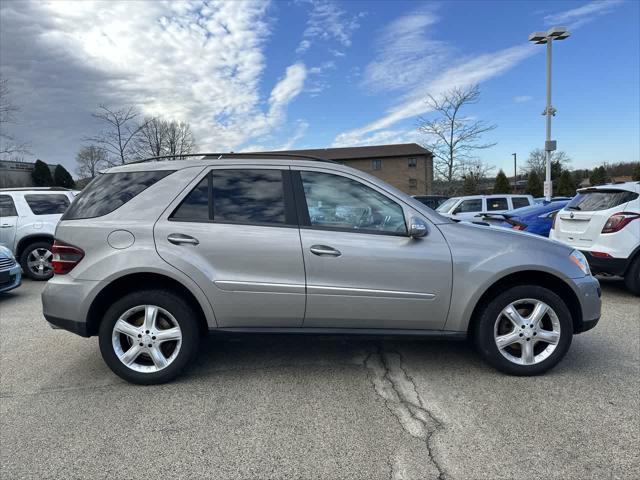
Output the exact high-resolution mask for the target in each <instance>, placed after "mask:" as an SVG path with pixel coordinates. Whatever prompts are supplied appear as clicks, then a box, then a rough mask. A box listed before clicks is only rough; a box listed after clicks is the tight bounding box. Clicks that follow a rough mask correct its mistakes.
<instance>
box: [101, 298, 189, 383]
mask: <svg viewBox="0 0 640 480" xmlns="http://www.w3.org/2000/svg"><path fill="white" fill-rule="evenodd" d="M111 343H112V346H113V350H114V352H115V354H116V356H117V357H118V359H119V360H120V361H121V362H122V363H123V364H124V365H126V366H127V367H128V368H130V369H131V370H135V371H136V372H142V373H154V372H158V371H160V370H163V369H165V368H166V367H168V366H169V365H170V364H171V363H172V362H173V361H174V360H175V359H176V357H177V356H178V353H179V351H180V346H181V345H182V330H181V329H180V325H178V322H177V321H176V319H175V317H174V316H173V315H171V313H169V312H168V311H167V310H165V309H163V308H161V307H158V306H155V305H138V306H136V307H133V308H130V309H129V310H127V311H126V312H124V313H123V314H122V315H121V316H120V318H118V320H117V321H116V323H115V325H114V326H113V331H112V335H111Z"/></svg>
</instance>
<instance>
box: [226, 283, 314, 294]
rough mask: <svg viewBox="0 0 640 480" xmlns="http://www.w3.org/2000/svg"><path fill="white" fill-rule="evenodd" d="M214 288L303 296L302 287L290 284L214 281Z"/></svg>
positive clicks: (229, 290) (227, 290) (228, 290)
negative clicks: (298, 294)
mask: <svg viewBox="0 0 640 480" xmlns="http://www.w3.org/2000/svg"><path fill="white" fill-rule="evenodd" d="M213 283H214V284H215V286H216V287H218V288H219V289H220V290H224V291H226V292H255V293H300V294H302V295H304V293H305V288H304V285H298V284H290V283H267V282H243V281H236V280H216V281H214V282H213Z"/></svg>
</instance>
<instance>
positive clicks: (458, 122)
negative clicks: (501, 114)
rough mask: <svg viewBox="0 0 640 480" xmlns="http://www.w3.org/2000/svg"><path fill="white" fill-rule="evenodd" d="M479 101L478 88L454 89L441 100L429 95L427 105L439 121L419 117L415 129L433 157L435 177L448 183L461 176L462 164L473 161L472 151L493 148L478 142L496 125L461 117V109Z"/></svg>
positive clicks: (491, 144)
mask: <svg viewBox="0 0 640 480" xmlns="http://www.w3.org/2000/svg"><path fill="white" fill-rule="evenodd" d="M479 99H480V90H479V89H478V86H477V85H474V86H471V87H467V88H453V89H451V90H449V91H448V92H446V93H444V94H443V95H442V96H441V97H440V98H436V97H434V96H433V95H428V98H427V104H428V105H429V107H431V109H432V110H433V111H434V112H436V113H437V114H438V117H437V118H435V119H433V120H427V119H425V118H423V117H421V118H420V120H419V122H420V123H419V126H418V129H419V130H420V131H421V132H422V133H424V134H425V136H426V140H425V146H426V148H428V149H429V150H431V152H432V153H433V156H434V170H435V172H436V174H437V175H438V176H439V177H440V178H442V179H444V180H446V181H448V182H450V181H452V180H455V179H457V178H459V177H460V176H461V174H462V173H463V171H464V165H465V162H468V161H469V160H471V159H473V158H474V156H473V152H474V151H476V150H482V149H485V148H489V147H493V146H494V145H495V143H481V142H480V138H481V137H482V135H483V134H485V133H487V132H490V131H492V130H494V129H495V128H496V125H491V124H488V123H485V122H482V121H472V120H471V119H469V118H466V117H464V116H462V112H461V110H462V108H463V107H464V106H466V105H473V104H475V103H478V101H479Z"/></svg>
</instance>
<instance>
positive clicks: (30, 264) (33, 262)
mask: <svg viewBox="0 0 640 480" xmlns="http://www.w3.org/2000/svg"><path fill="white" fill-rule="evenodd" d="M37 265H38V261H37V260H27V266H28V267H29V268H33V267H36V266H37Z"/></svg>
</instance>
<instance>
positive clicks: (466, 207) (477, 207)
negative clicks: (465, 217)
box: [454, 198, 482, 213]
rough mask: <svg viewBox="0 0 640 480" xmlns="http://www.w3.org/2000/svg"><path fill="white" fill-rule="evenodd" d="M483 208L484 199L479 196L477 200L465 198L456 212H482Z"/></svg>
mask: <svg viewBox="0 0 640 480" xmlns="http://www.w3.org/2000/svg"><path fill="white" fill-rule="evenodd" d="M481 210H482V199H481V198H478V199H476V200H465V201H464V202H462V203H461V204H460V205H459V206H458V208H456V210H455V212H454V213H469V212H480V211H481Z"/></svg>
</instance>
